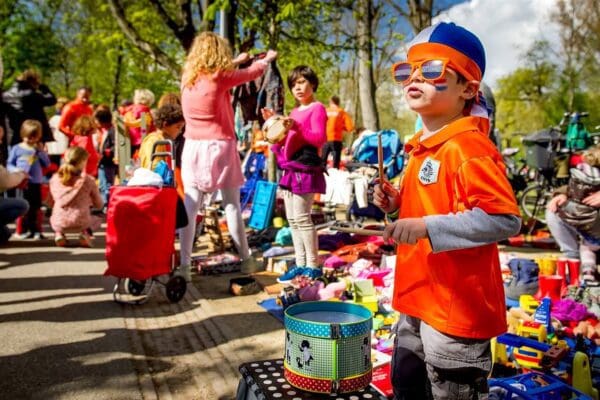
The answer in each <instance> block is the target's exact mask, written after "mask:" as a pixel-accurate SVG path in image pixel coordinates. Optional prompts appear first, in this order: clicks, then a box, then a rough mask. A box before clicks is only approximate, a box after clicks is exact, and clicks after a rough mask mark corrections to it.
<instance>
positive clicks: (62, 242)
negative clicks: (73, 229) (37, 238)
mask: <svg viewBox="0 0 600 400" xmlns="http://www.w3.org/2000/svg"><path fill="white" fill-rule="evenodd" d="M54 244H56V245H57V246H58V247H66V246H67V238H66V237H65V236H64V235H63V234H62V233H57V234H56V236H55V237H54Z"/></svg>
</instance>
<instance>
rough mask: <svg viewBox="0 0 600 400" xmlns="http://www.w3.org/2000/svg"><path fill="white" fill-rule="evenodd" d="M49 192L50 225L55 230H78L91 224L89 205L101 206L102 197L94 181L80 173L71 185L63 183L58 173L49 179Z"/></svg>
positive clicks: (64, 231) (63, 231)
mask: <svg viewBox="0 0 600 400" xmlns="http://www.w3.org/2000/svg"><path fill="white" fill-rule="evenodd" d="M49 186H50V193H51V194H52V198H53V199H54V206H53V207H52V215H51V216H50V225H51V226H52V229H53V230H54V231H55V232H60V233H66V232H80V231H82V230H84V229H87V228H89V227H90V226H91V223H92V215H91V212H90V207H95V208H100V207H102V204H103V202H102V197H100V191H99V190H98V187H97V186H96V181H95V180H94V178H92V177H91V176H89V175H81V176H80V177H78V178H77V179H75V182H74V183H73V185H72V186H67V185H64V184H63V183H62V182H61V180H60V177H59V176H58V173H56V174H54V175H52V178H51V179H50V185H49Z"/></svg>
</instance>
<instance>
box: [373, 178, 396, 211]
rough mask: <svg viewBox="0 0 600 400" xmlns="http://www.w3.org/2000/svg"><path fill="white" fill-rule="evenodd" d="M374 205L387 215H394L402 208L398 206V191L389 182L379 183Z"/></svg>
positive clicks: (374, 192) (375, 189) (375, 191)
mask: <svg viewBox="0 0 600 400" xmlns="http://www.w3.org/2000/svg"><path fill="white" fill-rule="evenodd" d="M373 204H375V205H376V206H377V207H379V208H381V209H382V210H383V211H384V212H385V213H387V214H390V213H393V212H394V211H396V210H397V209H398V208H399V207H400V204H398V190H396V188H394V187H393V186H392V185H391V184H390V183H389V182H388V181H385V180H384V181H383V182H382V181H379V183H377V184H376V185H375V187H374V191H373Z"/></svg>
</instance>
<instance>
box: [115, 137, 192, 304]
mask: <svg viewBox="0 0 600 400" xmlns="http://www.w3.org/2000/svg"><path fill="white" fill-rule="evenodd" d="M157 146H166V147H168V149H169V150H170V151H165V152H156V148H157ZM156 157H168V158H169V159H170V161H171V163H170V164H171V171H173V166H174V165H173V164H174V161H173V160H174V157H173V142H172V141H170V140H164V141H162V140H161V141H158V142H157V143H156V144H155V145H154V148H153V152H152V156H151V159H152V160H154V158H156ZM172 181H173V180H172ZM177 201H178V195H177V191H176V189H175V186H174V183H173V185H165V186H163V187H157V186H113V187H112V188H111V189H110V201H109V206H108V212H107V228H106V261H107V262H108V268H107V269H106V271H105V272H104V275H111V276H115V277H116V278H117V283H116V284H115V286H114V289H113V298H114V300H115V301H116V302H118V303H127V304H142V303H145V302H146V301H147V300H148V299H149V297H150V294H151V292H152V290H153V289H154V287H155V285H156V284H159V285H162V286H164V287H165V291H166V296H167V298H168V299H169V300H170V301H171V302H173V303H176V302H178V301H179V300H181V299H182V298H183V296H184V295H185V292H186V289H187V284H186V282H185V279H184V278H183V277H182V276H179V275H175V274H174V269H175V247H174V244H175V225H176V222H175V221H176V214H177V211H176V210H177Z"/></svg>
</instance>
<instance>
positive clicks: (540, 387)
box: [488, 372, 590, 400]
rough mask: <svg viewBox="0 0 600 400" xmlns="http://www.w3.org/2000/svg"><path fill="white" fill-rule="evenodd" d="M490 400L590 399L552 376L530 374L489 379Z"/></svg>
mask: <svg viewBox="0 0 600 400" xmlns="http://www.w3.org/2000/svg"><path fill="white" fill-rule="evenodd" d="M488 384H489V387H490V394H489V399H490V400H505V399H506V400H509V399H521V400H562V399H571V400H584V399H586V400H588V399H590V397H588V396H586V395H585V394H583V393H581V392H580V391H578V390H575V389H573V388H572V387H570V386H569V385H567V384H566V383H564V382H562V381H561V380H560V379H558V378H555V377H554V376H552V375H547V374H540V373H537V372H530V373H527V374H523V375H517V376H513V377H509V378H497V379H490V380H489V381H488Z"/></svg>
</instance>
